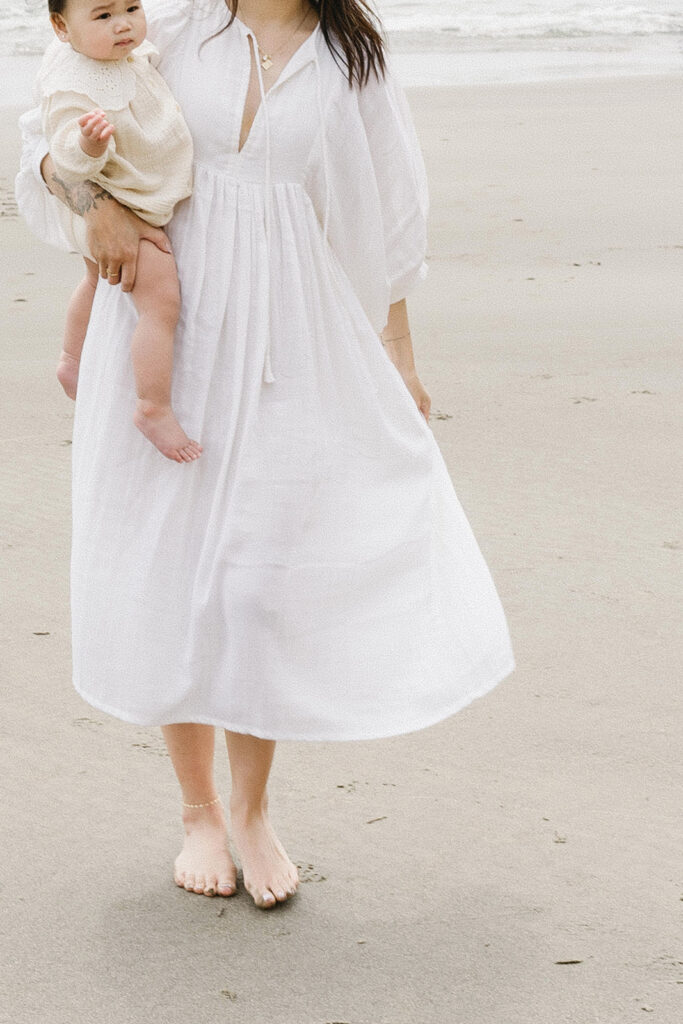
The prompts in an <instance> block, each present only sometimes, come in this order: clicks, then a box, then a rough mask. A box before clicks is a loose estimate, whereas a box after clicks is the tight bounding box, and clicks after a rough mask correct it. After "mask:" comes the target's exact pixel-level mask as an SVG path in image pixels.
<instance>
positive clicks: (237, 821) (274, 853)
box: [231, 809, 299, 909]
mask: <svg viewBox="0 0 683 1024" xmlns="http://www.w3.org/2000/svg"><path fill="white" fill-rule="evenodd" d="M231 817H232V837H233V841H234V843H235V847H236V849H237V853H238V854H239V859H240V862H241V864H242V873H243V875H244V887H245V888H246V890H247V892H248V893H249V894H250V895H251V896H252V898H253V900H254V903H255V904H256V906H257V907H263V908H264V909H268V908H269V907H274V906H275V904H276V903H284V902H285V900H288V899H289V898H290V897H291V896H293V895H294V893H295V892H296V890H297V888H298V885H299V873H298V871H297V869H296V867H295V865H294V864H292V862H291V860H290V859H289V857H288V856H287V854H286V853H285V851H284V849H283V847H282V844H281V843H280V840H279V839H278V838H277V836H276V835H275V832H274V831H273V827H272V825H271V824H270V821H269V820H268V815H267V814H266V813H265V811H264V812H257V813H250V814H247V813H240V812H236V811H235V810H234V809H233V812H232V816H231Z"/></svg>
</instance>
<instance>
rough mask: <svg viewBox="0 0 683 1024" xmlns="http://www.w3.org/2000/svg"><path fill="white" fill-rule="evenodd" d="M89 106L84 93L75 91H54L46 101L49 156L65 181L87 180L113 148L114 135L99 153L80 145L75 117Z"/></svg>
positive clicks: (97, 171)
mask: <svg viewBox="0 0 683 1024" xmlns="http://www.w3.org/2000/svg"><path fill="white" fill-rule="evenodd" d="M92 109H93V104H92V102H91V101H90V100H89V99H88V97H87V96H80V95H79V94H78V93H61V92H60V93H55V94H54V95H53V96H50V98H49V99H48V100H47V101H46V106H45V115H44V122H45V131H46V135H47V137H48V139H49V141H50V156H51V157H52V160H53V162H54V165H55V170H56V172H57V174H58V175H59V177H60V178H62V179H63V180H64V181H65V182H67V183H68V184H71V183H74V182H79V181H87V180H88V178H93V177H94V176H95V175H96V174H99V173H100V171H101V170H102V168H103V167H104V165H105V164H106V163H107V161H108V160H109V159H110V158H111V157H112V155H113V154H114V153H115V152H116V142H115V139H114V136H112V137H111V138H110V139H109V142H108V143H107V148H106V150H105V151H104V153H103V154H102V156H96V157H93V156H88V154H87V153H84V152H83V150H82V149H81V145H80V141H79V140H80V136H81V128H80V125H79V123H78V119H79V117H81V116H82V115H83V114H87V113H88V112H89V111H90V110H92Z"/></svg>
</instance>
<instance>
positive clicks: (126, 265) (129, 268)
mask: <svg viewBox="0 0 683 1024" xmlns="http://www.w3.org/2000/svg"><path fill="white" fill-rule="evenodd" d="M120 269H121V291H123V292H130V291H132V290H133V285H134V284H135V275H136V273H137V269H138V252H137V249H136V250H135V253H131V254H130V255H129V256H128V258H127V259H126V260H124V261H123V263H122V264H121V268H120Z"/></svg>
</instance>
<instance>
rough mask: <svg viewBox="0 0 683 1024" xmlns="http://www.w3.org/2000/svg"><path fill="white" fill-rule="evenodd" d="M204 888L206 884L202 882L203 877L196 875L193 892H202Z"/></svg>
mask: <svg viewBox="0 0 683 1024" xmlns="http://www.w3.org/2000/svg"><path fill="white" fill-rule="evenodd" d="M205 888H206V882H205V880H204V876H203V875H198V876H197V878H196V879H195V883H194V887H193V892H204V889H205Z"/></svg>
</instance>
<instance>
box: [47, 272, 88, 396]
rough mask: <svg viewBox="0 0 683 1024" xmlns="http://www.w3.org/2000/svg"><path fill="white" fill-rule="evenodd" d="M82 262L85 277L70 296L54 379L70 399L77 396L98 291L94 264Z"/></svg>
mask: <svg viewBox="0 0 683 1024" xmlns="http://www.w3.org/2000/svg"><path fill="white" fill-rule="evenodd" d="M84 263H85V277H84V278H83V280H82V281H81V283H80V284H79V285H78V287H77V288H76V291H75V292H74V293H73V295H72V296H71V299H70V300H69V305H68V306H67V310H66V327H65V328H64V345H63V348H62V354H61V355H60V357H59V362H58V363H57V380H58V381H59V383H60V384H61V385H62V387H63V388H64V390H65V391H66V393H67V395H68V396H69V398H75V397H76V388H77V386H78V369H79V366H80V362H81V352H82V351H83V342H84V341H85V336H86V334H87V332H88V323H89V322H90V313H91V311H92V304H93V299H94V298H95V289H96V288H97V279H98V271H97V264H96V263H93V262H92V260H84Z"/></svg>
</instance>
